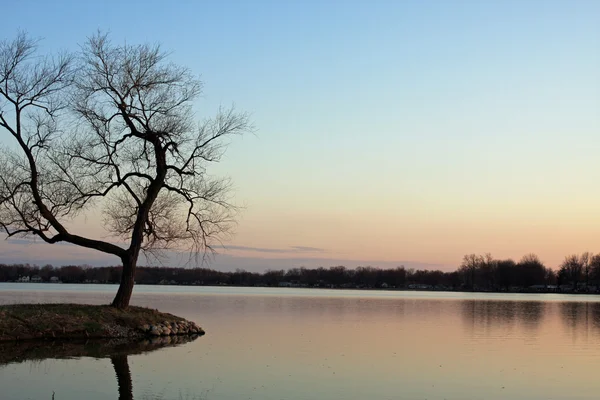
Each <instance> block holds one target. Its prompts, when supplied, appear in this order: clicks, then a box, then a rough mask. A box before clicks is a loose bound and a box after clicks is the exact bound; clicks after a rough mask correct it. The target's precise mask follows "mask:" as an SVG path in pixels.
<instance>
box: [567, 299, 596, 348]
mask: <svg viewBox="0 0 600 400" xmlns="http://www.w3.org/2000/svg"><path fill="white" fill-rule="evenodd" d="M559 309H560V316H561V320H562V323H563V325H564V326H565V328H566V330H567V331H568V332H569V333H570V334H571V336H572V337H573V339H578V338H586V339H587V338H589V337H590V334H591V335H592V336H593V337H595V338H596V339H600V303H597V302H578V301H577V302H576V301H572V302H563V303H560V304H559Z"/></svg>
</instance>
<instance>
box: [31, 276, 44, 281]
mask: <svg viewBox="0 0 600 400" xmlns="http://www.w3.org/2000/svg"><path fill="white" fill-rule="evenodd" d="M41 281H42V277H41V276H39V275H35V276H33V277H32V278H31V282H34V283H40V282H41Z"/></svg>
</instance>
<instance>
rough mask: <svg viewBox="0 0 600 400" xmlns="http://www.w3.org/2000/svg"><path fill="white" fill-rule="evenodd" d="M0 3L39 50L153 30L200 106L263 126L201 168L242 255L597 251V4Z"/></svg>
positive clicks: (390, 257) (446, 258) (134, 38)
mask: <svg viewBox="0 0 600 400" xmlns="http://www.w3.org/2000/svg"><path fill="white" fill-rule="evenodd" d="M3 14H4V15H5V18H4V20H5V21H4V22H3V24H2V26H0V33H1V36H2V37H5V38H10V37H12V36H14V34H15V33H16V32H17V30H18V29H23V30H26V31H28V32H29V33H30V34H31V35H33V36H36V37H38V36H39V37H43V38H44V40H43V42H42V48H44V49H48V50H49V51H52V50H55V49H61V48H67V49H76V48H77V45H78V44H81V43H82V42H84V41H85V38H86V37H87V36H90V35H92V34H93V33H94V32H95V31H96V30H98V29H100V30H102V31H108V32H110V33H111V37H112V39H113V41H115V42H123V41H127V42H130V43H139V42H147V41H148V42H159V43H161V44H162V45H163V47H164V48H165V49H167V50H169V51H171V52H172V55H171V59H172V61H173V62H176V63H179V64H182V65H185V66H187V67H189V68H190V69H191V70H192V71H194V72H196V73H198V74H200V75H201V77H202V80H203V81H204V82H205V90H204V95H203V97H202V98H201V99H200V101H199V102H198V104H197V112H198V115H199V116H202V115H206V116H210V115H211V114H212V113H213V112H214V111H215V110H216V109H217V107H218V106H219V105H220V104H224V105H230V104H232V103H235V104H236V106H237V107H238V108H239V109H241V110H245V111H249V112H251V113H252V115H253V121H254V125H255V126H256V128H257V131H256V134H255V135H248V136H246V137H244V138H240V139H236V140H235V141H234V142H233V143H232V144H231V146H230V148H229V152H228V153H227V155H226V157H225V158H224V160H223V162H222V163H221V164H220V165H218V166H216V167H215V168H214V169H212V171H213V172H214V173H215V174H217V173H218V174H223V175H228V176H231V177H232V178H233V180H234V182H235V185H236V198H237V200H238V202H239V203H241V204H244V205H245V206H246V208H245V211H244V213H243V215H242V217H241V219H240V223H239V226H238V233H237V235H236V236H235V237H234V238H233V240H232V241H231V243H229V244H230V245H231V246H239V247H240V248H238V249H237V250H235V251H236V252H234V254H233V256H237V257H239V258H240V261H239V264H240V265H235V267H243V266H244V262H246V261H243V259H246V258H248V257H249V258H261V257H272V256H273V253H268V252H261V251H250V250H243V249H242V248H243V247H246V248H256V249H273V248H274V249H281V250H285V249H289V248H292V247H294V246H304V247H314V248H318V249H325V250H326V253H325V254H323V253H322V252H314V253H308V254H307V257H315V258H318V259H322V258H323V257H325V258H331V259H344V260H355V261H356V263H361V262H363V261H366V260H375V261H376V260H379V261H381V263H384V262H385V263H394V262H396V261H398V262H400V261H406V260H412V261H415V262H417V261H418V262H423V263H432V264H440V265H446V266H450V265H457V264H458V263H459V262H460V259H461V258H462V255H463V254H465V253H471V252H487V251H489V252H492V254H494V255H496V256H498V257H515V258H518V257H520V256H521V255H522V254H524V253H527V252H536V253H538V254H539V255H540V256H541V257H542V259H544V260H546V261H547V262H548V263H549V264H550V265H551V266H555V265H556V264H557V263H559V262H560V260H561V259H562V257H563V256H565V255H566V254H568V253H571V252H580V251H588V250H589V251H600V245H599V244H598V243H597V241H596V238H597V237H598V234H600V206H598V204H600V188H599V186H598V184H597V183H598V182H599V178H600V161H599V159H598V154H600V23H599V21H600V2H598V1H592V0H589V1H396V2H392V1H374V2H352V1H314V2H310V1H303V2H291V1H290V2H281V1H279V2H275V1H273V2H258V1H252V2H250V1H244V2H242V1H240V2H228V1H219V2H191V1H190V2H176V3H175V2H174V3H172V4H168V3H167V2H157V1H144V2H135V1H130V2H113V1H104V2H81V1H79V2H69V1H62V2H61V1H59V2H41V1H40V2H36V1H28V2H25V1H24V2H11V3H8V4H7V5H5V6H4V7H3ZM4 140H6V136H5V135H4V134H3V133H0V141H4ZM2 246H7V244H3V245H2ZM594 246H596V247H594ZM228 251H229V252H231V251H232V250H231V249H230V250H228ZM282 254H283V255H286V254H287V255H288V256H289V257H290V258H293V257H295V256H296V255H295V254H294V252H289V253H286V252H285V251H284V252H282V253H277V257H281V256H282ZM320 262H322V261H320Z"/></svg>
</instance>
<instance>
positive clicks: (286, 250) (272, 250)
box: [223, 245, 326, 254]
mask: <svg viewBox="0 0 600 400" xmlns="http://www.w3.org/2000/svg"><path fill="white" fill-rule="evenodd" d="M223 247H224V248H225V249H226V250H242V251H253V252H256V253H275V254H287V253H323V252H325V251H326V250H325V249H321V248H319V247H309V246H290V247H288V248H284V249H280V248H270V247H252V246H237V245H225V246H223Z"/></svg>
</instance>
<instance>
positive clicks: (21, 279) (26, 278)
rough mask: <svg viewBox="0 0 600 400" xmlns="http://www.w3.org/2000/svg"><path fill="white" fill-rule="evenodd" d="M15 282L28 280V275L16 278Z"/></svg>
mask: <svg viewBox="0 0 600 400" xmlns="http://www.w3.org/2000/svg"><path fill="white" fill-rule="evenodd" d="M17 282H29V277H28V276H20V277H19V279H17Z"/></svg>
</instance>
